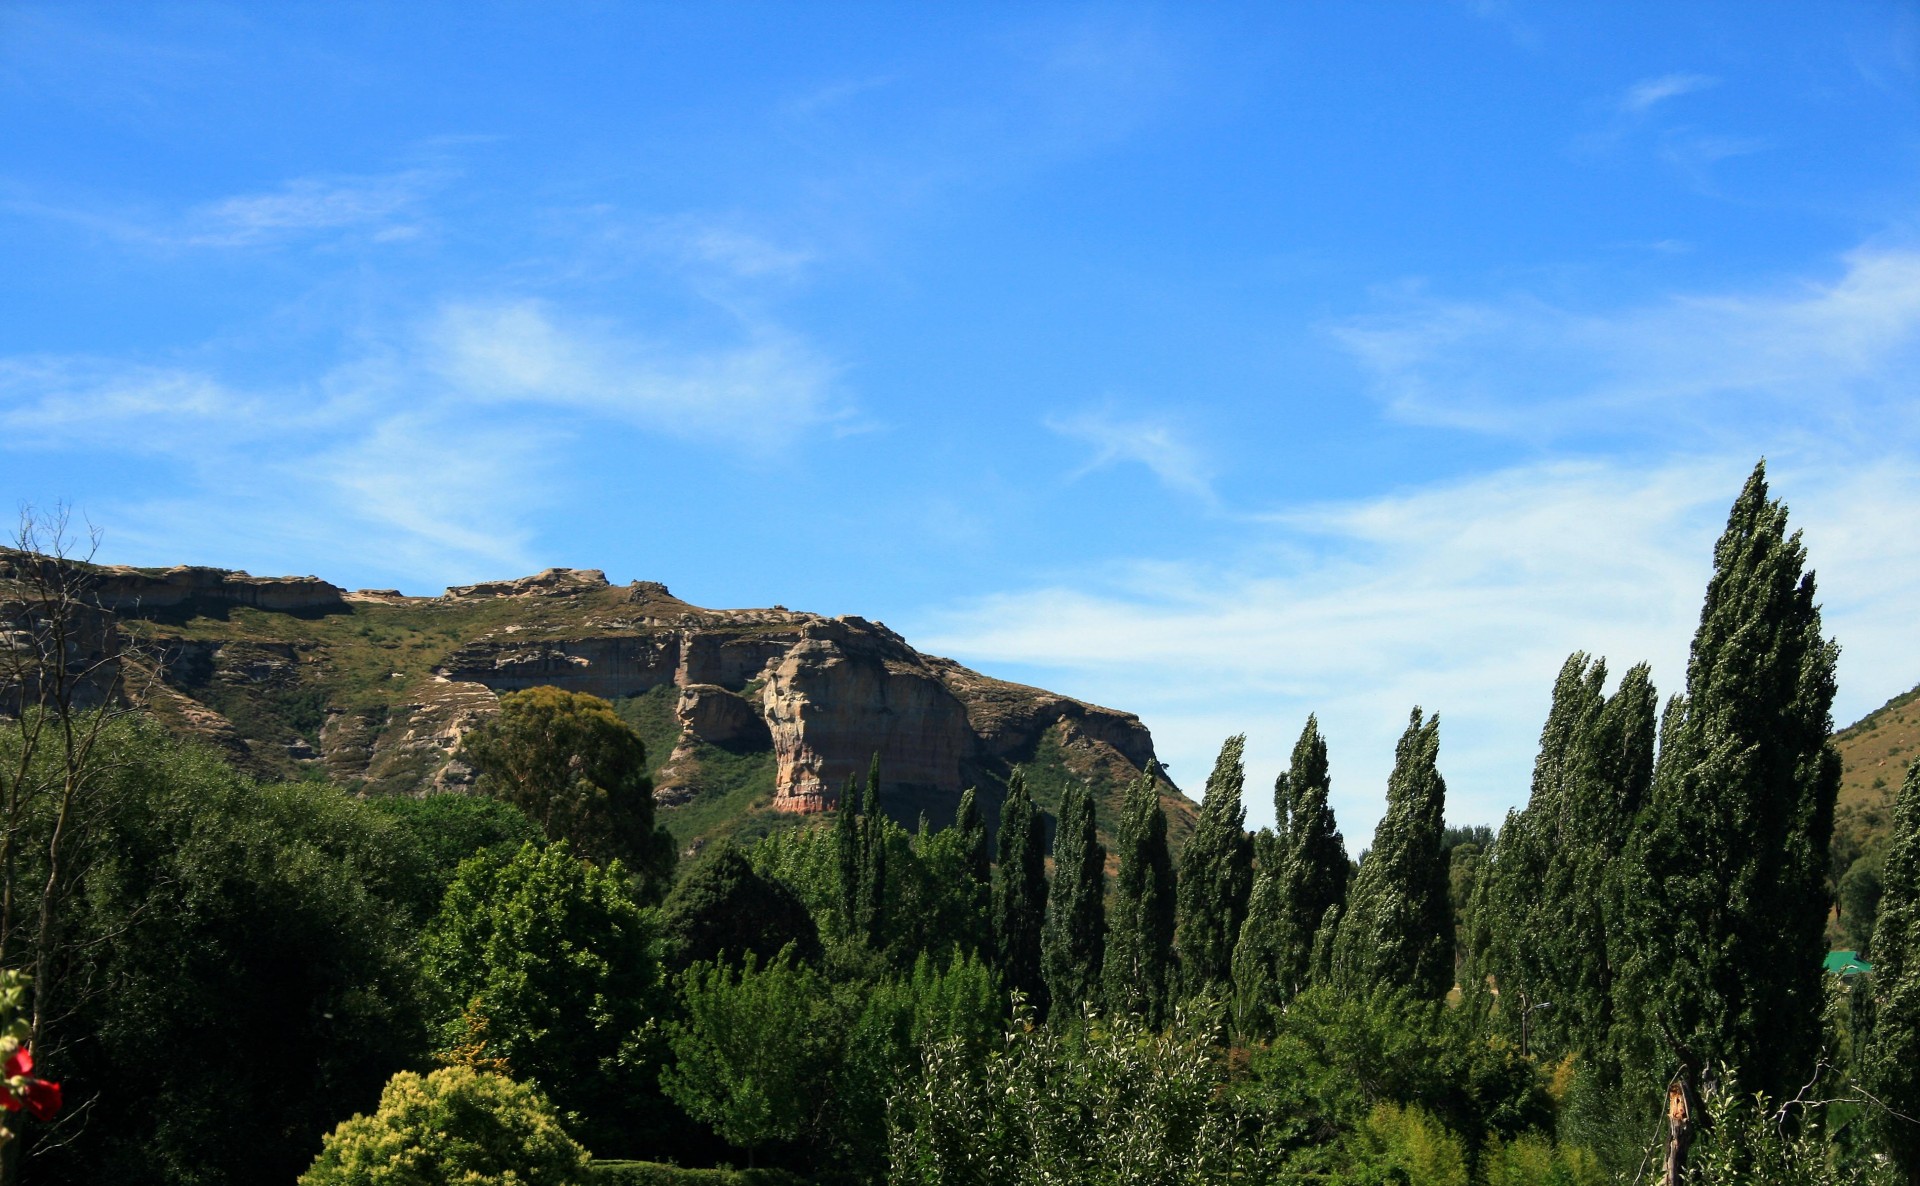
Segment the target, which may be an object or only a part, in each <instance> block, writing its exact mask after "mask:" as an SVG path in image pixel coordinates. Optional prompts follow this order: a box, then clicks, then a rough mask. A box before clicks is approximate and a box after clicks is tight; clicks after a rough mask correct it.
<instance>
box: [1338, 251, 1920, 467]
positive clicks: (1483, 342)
mask: <svg viewBox="0 0 1920 1186" xmlns="http://www.w3.org/2000/svg"><path fill="white" fill-rule="evenodd" d="M1327 332H1328V333H1329V335H1330V336H1331V338H1332V340H1333V341H1335V342H1336V343H1338V344H1339V345H1340V346H1341V347H1342V348H1344V349H1345V350H1346V351H1347V352H1348V353H1349V354H1350V355H1351V356H1352V357H1353V358H1354V360H1355V361H1356V362H1357V363H1358V364H1359V365H1360V367H1361V369H1362V371H1363V372H1364V373H1365V374H1366V375H1367V376H1368V378H1369V379H1370V380H1371V383H1372V385H1373V387H1374V389H1375V391H1376V393H1377V394H1378V395H1379V396H1380V398H1381V399H1382V400H1383V401H1384V402H1385V403H1386V405H1387V407H1388V408H1389V409H1390V411H1391V412H1392V413H1393V414H1394V415H1395V416H1397V417H1399V418H1401V419H1404V420H1408V421H1411V422H1415V423H1421V424H1432V425H1444V426H1448V427H1455V428H1466V429H1472V430H1476V431H1481V432H1487V433H1493V434H1498V435H1507V436H1514V437H1519V438H1524V439H1529V440H1535V441H1543V442H1544V441H1552V440H1557V439H1562V438H1566V437H1569V436H1572V435H1575V434H1581V433H1594V432H1600V433H1610V434H1616V435H1617V434H1631V435H1637V436H1641V437H1649V438H1658V437H1664V436H1665V435H1666V434H1669V433H1671V432H1673V431H1675V430H1677V429H1684V430H1688V431H1692V432H1704V433H1706V434H1708V435H1709V436H1710V437H1715V438H1724V437H1726V436H1728V435H1735V436H1744V435H1746V434H1749V433H1750V432H1751V431H1752V428H1753V426H1754V425H1755V424H1756V423H1760V424H1764V425H1767V426H1770V427H1772V428H1775V429H1778V430H1787V429H1800V430H1807V431H1812V430H1818V431H1821V432H1831V431H1839V432H1843V433H1845V432H1864V433H1871V434H1872V435H1874V436H1876V437H1883V438H1884V437H1885V436H1886V435H1887V434H1889V433H1896V434H1900V435H1907V434H1910V433H1911V432H1912V430H1913V429H1914V427H1915V424H1914V407H1913V404H1912V398H1911V395H1912V393H1911V388H1910V386H1909V385H1908V384H1909V379H1910V376H1911V375H1912V374H1913V373H1914V368H1915V365H1916V364H1917V363H1920V251H1916V250H1911V249H1906V248H1887V247H1873V248H1861V249H1858V250H1856V251H1854V252H1852V253H1850V254H1849V255H1847V256H1846V257H1845V258H1844V259H1843V260H1842V261H1841V267H1840V272H1839V275H1838V277H1837V278H1834V279H1830V280H1824V281H1804V282H1800V283H1796V284H1793V285H1790V286H1784V287H1781V288H1778V289H1776V290H1774V291H1770V292H1763V293H1732V294H1724V293H1723V294H1706V295H1693V296H1678V297H1673V298H1670V299H1668V300H1665V301H1663V302H1660V303H1657V304H1652V305H1647V306H1643V307H1639V308H1632V309H1626V310H1619V311H1614V312H1611V313H1586V312H1579V311H1575V310H1570V309H1565V308H1561V307H1558V306H1555V305H1552V304H1549V303H1547V302H1545V301H1542V300H1539V299H1537V298H1535V297H1532V296H1530V295H1525V294H1522V295H1518V296H1513V297H1509V298H1506V299H1504V300H1500V301H1481V302H1472V301H1447V300H1439V299H1431V298H1426V297H1421V296H1416V297H1413V298H1411V299H1408V300H1407V301H1405V307H1404V308H1403V309H1401V310H1400V311H1397V312H1392V313H1383V314H1376V315H1370V316H1366V317H1360V318H1355V319H1351V320H1348V321H1345V322H1341V323H1337V324H1334V325H1332V326H1329V327H1327Z"/></svg>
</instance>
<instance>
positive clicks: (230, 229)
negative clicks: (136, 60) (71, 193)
mask: <svg viewBox="0 0 1920 1186" xmlns="http://www.w3.org/2000/svg"><path fill="white" fill-rule="evenodd" d="M448 176H449V174H448V173H447V171H445V170H443V169H439V168H416V169H405V170H401V171H399V172H394V173H385V174H368V175H357V176H314V177H296V178H293V179H291V180H289V181H286V182H284V183H282V184H281V185H279V186H278V187H276V188H273V189H268V190H262V191H255V192H249V193H239V194H230V195H228V196H226V197H222V198H216V199H213V200H212V201H208V202H204V203H201V204H199V205H197V206H194V207H192V208H190V209H187V210H184V211H172V212H165V213H155V212H153V211H150V210H136V209H127V208H116V207H113V206H111V205H108V204H103V203H100V202H97V201H96V202H88V201H76V200H71V199H68V200H48V199H46V198H44V197H37V196H34V195H32V194H29V193H26V192H22V191H21V190H20V188H19V187H18V186H17V185H16V186H12V187H10V190H11V192H9V193H8V194H7V195H6V198H5V200H4V203H3V205H4V208H5V209H7V210H9V211H11V212H13V213H15V214H22V215H26V216H28V217H33V218H41V219H47V220H51V221H55V222H62V223H67V224H69V225H73V226H78V227H82V228H85V229H86V230H89V231H92V232H94V233H97V234H102V235H106V236H109V237H111V238H113V239H118V240H121V241H123V242H126V243H130V244H135V245H139V246H143V247H148V248H158V249H163V250H183V249H195V248H199V249H240V248H258V247H267V246H272V245H276V244H281V243H287V242H292V241H296V240H301V239H311V238H313V237H315V236H321V235H327V234H333V235H343V234H347V233H356V234H361V235H364V236H365V237H366V239H367V240H369V241H372V242H379V243H392V242H400V241H404V240H407V239H412V238H417V237H418V236H419V235H420V234H422V233H423V230H424V228H425V227H426V225H427V224H428V212H427V210H426V208H425V207H426V199H427V197H428V196H429V195H430V194H431V193H432V191H433V190H435V189H436V188H438V187H439V186H440V185H442V184H444V183H445V181H446V180H447V177H448Z"/></svg>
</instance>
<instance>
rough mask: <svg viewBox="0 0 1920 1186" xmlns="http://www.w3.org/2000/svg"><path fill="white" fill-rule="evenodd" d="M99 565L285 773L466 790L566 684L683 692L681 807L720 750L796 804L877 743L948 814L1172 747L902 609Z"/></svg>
mask: <svg viewBox="0 0 1920 1186" xmlns="http://www.w3.org/2000/svg"><path fill="white" fill-rule="evenodd" d="M96 575H97V578H98V580H97V582H96V590H97V597H98V600H99V603H100V604H101V606H102V607H104V608H106V609H108V610H110V611H112V612H113V614H114V615H115V617H116V619H118V620H119V621H120V622H121V624H122V628H123V630H124V631H125V632H126V634H127V635H128V636H129V637H137V639H138V640H139V648H140V649H141V651H142V653H146V654H151V655H156V656H159V657H160V659H161V660H162V661H161V664H160V670H161V672H162V678H163V683H162V684H161V685H160V686H158V687H155V688H153V689H152V690H151V693H150V694H149V695H148V698H147V699H148V702H149V704H150V705H151V707H152V708H153V709H154V711H155V712H156V713H158V714H160V715H161V716H162V718H163V719H166V720H168V721H169V722H170V723H172V724H173V726H174V727H176V728H179V729H181V730H182V731H185V732H190V733H193V734H196V735H198V736H201V737H204V738H206V739H207V740H209V741H211V742H213V743H215V744H218V745H220V746H222V747H223V748H225V749H227V750H228V751H229V752H230V753H233V754H234V755H235V757H236V758H237V759H239V760H241V761H243V762H244V763H246V764H249V765H251V766H253V767H254V768H256V769H257V770H259V771H260V772H262V773H263V774H280V775H289V774H294V773H296V772H297V771H298V770H299V769H300V768H301V767H303V766H309V765H312V766H318V767H320V768H323V769H324V770H325V771H326V773H327V774H328V775H329V776H330V777H331V778H333V779H335V780H339V781H344V782H347V783H349V784H358V785H360V786H363V787H365V788H367V789H368V790H369V791H379V792H401V793H404V792H409V791H412V792H418V791H421V790H425V789H432V788H436V787H438V788H451V787H457V786H460V785H462V784H463V783H465V782H468V781H470V780H471V777H472V772H471V771H470V770H467V769H466V768H465V767H464V766H463V765H462V764H461V763H460V762H459V761H458V759H457V757H456V755H457V753H458V749H459V744H460V739H461V737H462V736H463V735H464V734H465V732H466V731H467V730H469V729H471V728H472V727H473V726H474V725H475V724H476V723H478V722H480V721H482V720H485V719H486V718H487V717H488V716H490V715H491V714H492V713H494V712H496V711H497V710H498V698H499V696H500V695H501V694H502V693H505V692H510V691H515V690H518V689H522V688H528V687H534V686H536V685H543V684H546V685H553V686H556V687H561V688H566V689H570V690H574V691H580V692H588V693H592V694H593V695H596V696H601V697H605V698H607V699H609V700H614V701H616V702H621V703H626V704H638V705H646V704H659V705H661V706H662V707H661V710H660V712H659V714H658V718H659V719H658V729H657V730H656V732H655V734H654V737H653V739H652V742H651V745H652V747H653V751H654V760H655V761H656V763H658V764H659V765H658V767H657V769H656V770H655V782H656V786H657V787H658V794H659V797H660V799H661V801H662V803H663V805H665V806H667V807H668V808H669V809H671V808H672V807H674V806H676V805H678V804H682V803H685V802H688V801H689V800H691V799H694V798H697V797H698V796H699V795H700V794H701V793H702V792H701V788H702V785H703V783H702V780H701V777H700V769H699V768H700V765H701V763H702V762H703V761H708V760H712V759H714V758H715V757H716V756H718V755H725V756H728V760H730V761H735V763H736V764H744V765H743V766H742V768H743V769H744V768H748V767H752V768H754V769H770V775H771V777H770V782H771V788H770V793H768V794H764V795H762V796H761V797H760V799H758V800H756V801H758V802H760V804H761V808H762V809H770V810H772V811H775V812H781V813H807V812H816V811H821V810H824V809H826V808H828V807H831V806H832V805H833V804H834V803H835V802H836V801H837V797H838V793H839V790H840V788H841V787H842V786H843V785H844V783H845V782H846V781H847V779H849V778H850V777H854V776H858V775H864V773H865V771H866V769H867V765H868V763H869V762H870V761H871V760H872V759H873V758H874V757H875V755H878V757H879V761H880V768H881V771H882V775H883V779H884V785H885V786H886V787H887V788H888V790H889V792H890V795H891V797H892V799H893V801H894V802H895V803H896V804H903V805H907V806H911V807H913V808H915V809H920V810H928V811H930V812H931V813H932V814H934V815H936V816H937V817H938V816H943V815H945V814H946V813H948V812H950V810H951V807H952V805H953V803H955V802H956V801H957V799H958V796H959V793H960V792H961V790H962V789H963V788H965V787H966V786H969V785H981V786H983V787H986V788H989V789H990V790H997V786H998V784H999V783H1000V782H1001V781H1002V780H1003V779H1004V776H1005V773H1006V771H1007V770H1008V769H1009V768H1010V767H1011V765H1013V764H1015V763H1021V762H1031V761H1033V760H1035V757H1036V754H1039V753H1041V752H1042V751H1044V752H1045V753H1046V754H1048V755H1051V758H1052V760H1055V761H1056V762H1058V763H1059V764H1061V765H1062V766H1063V770H1064V772H1065V776H1071V777H1084V778H1095V779H1098V780H1102V781H1104V782H1105V783H1108V784H1111V785H1115V786H1117V784H1118V783H1119V782H1122V781H1124V780H1126V779H1128V778H1131V777H1134V776H1135V775H1136V774H1137V773H1138V772H1139V771H1140V770H1142V769H1144V768H1145V767H1146V765H1147V764H1148V763H1149V762H1150V761H1151V760H1152V758H1153V741H1152V738H1151V736H1150V735H1149V734H1148V732H1147V729H1146V727H1145V726H1144V725H1142V724H1141V723H1140V721H1139V719H1138V718H1137V717H1135V716H1133V715H1132V714H1130V713H1125V712H1119V711H1116V710H1113V709H1108V708H1102V707H1100V706H1098V705H1093V704H1088V703H1085V702H1083V701H1079V700H1074V699H1071V698H1069V697H1065V696H1060V695H1057V694H1055V693H1052V692H1047V691H1043V690H1041V689H1038V688H1030V687H1025V686H1022V685H1019V684H1011V683H1006V682H1004V681H1001V680H996V679H992V678H989V677H987V676H984V675H981V674H980V673H978V672H975V671H970V670H968V669H967V668H965V667H963V666H961V665H960V664H958V663H955V662H953V661H952V660H950V659H942V658H938V657H935V656H930V655H923V654H921V653H920V652H918V651H917V650H915V649H914V648H913V647H912V646H911V645H909V644H908V643H907V641H906V640H905V639H903V638H901V637H900V636H899V635H898V634H896V633H894V632H893V631H891V630H889V629H887V627H886V626H885V625H883V624H881V623H878V622H870V621H867V620H866V619H863V618H858V617H853V616H841V617H825V616H822V615H819V614H810V613H801V612H796V611H792V610H787V609H784V608H780V607H774V608H770V609H750V610H712V609H704V608H701V607H698V606H694V605H690V604H688V603H686V602H684V601H681V600H680V599H678V598H676V597H674V596H673V595H672V593H670V592H669V591H668V590H667V588H666V586H664V585H661V584H658V583H655V582H638V581H637V582H634V583H633V584H631V585H628V586H624V587H615V586H612V585H610V584H609V583H608V582H607V579H606V577H605V575H604V574H602V573H601V572H599V571H596V570H592V569H549V570H547V571H545V572H542V573H538V574H535V575H533V576H530V577H522V578H518V579H514V580H503V581H490V582H484V583H480V584H475V585H466V586H458V587H455V588H451V589H448V590H447V592H446V593H445V594H444V595H442V596H440V597H404V596H401V595H400V594H398V593H396V592H394V591H393V590H359V591H355V592H349V591H346V590H342V589H340V588H338V587H336V586H333V585H331V584H328V583H327V582H325V581H322V580H319V579H318V578H315V577H282V578H261V577H253V576H249V575H248V574H246V573H239V572H228V571H224V570H220V569H210V568H188V567H181V568H172V569H165V570H150V569H127V568H102V569H99V570H97V572H96ZM661 697H665V698H666V699H665V700H661V699H660V698H661ZM756 762H764V763H765V766H764V767H755V766H753V763H756ZM760 777H765V775H762V776H760ZM990 797H991V798H994V799H997V795H991V796H990Z"/></svg>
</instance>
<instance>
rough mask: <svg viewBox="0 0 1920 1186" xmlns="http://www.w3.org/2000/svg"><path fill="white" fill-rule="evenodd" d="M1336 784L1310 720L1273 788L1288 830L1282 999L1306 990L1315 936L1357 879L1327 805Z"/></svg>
mask: <svg viewBox="0 0 1920 1186" xmlns="http://www.w3.org/2000/svg"><path fill="white" fill-rule="evenodd" d="M1332 781H1333V780H1332V778H1331V777H1330V776H1329V774H1328V768H1327V742H1326V739H1325V738H1324V737H1322V736H1321V735H1320V721H1319V719H1318V718H1317V717H1314V716H1311V715H1310V716H1308V717H1307V723H1306V726H1305V727H1304V728H1303V729H1301V731H1300V739H1299V740H1298V741H1296V742H1295V743H1294V746H1293V756H1292V760H1291V763H1290V765H1289V766H1288V767H1287V772H1286V773H1285V774H1284V775H1282V776H1281V777H1280V779H1278V780H1276V781H1275V783H1274V788H1273V795H1274V811H1275V813H1276V814H1275V818H1276V819H1278V820H1281V821H1282V822H1283V824H1284V825H1285V826H1284V828H1283V829H1282V831H1281V834H1280V852H1279V860H1278V861H1277V862H1276V870H1275V872H1276V873H1277V875H1278V877H1279V883H1280V884H1279V895H1280V900H1281V902H1282V903H1284V904H1285V908H1286V911H1287V915H1286V919H1287V925H1286V930H1285V932H1284V935H1285V938H1284V940H1283V942H1282V943H1281V946H1280V950H1279V954H1278V958H1277V959H1276V961H1275V966H1274V971H1275V976H1276V979H1277V987H1278V988H1279V991H1280V994H1281V996H1282V998H1283V999H1287V998H1291V997H1293V996H1294V995H1295V994H1297V993H1299V992H1301V991H1302V990H1304V989H1305V988H1306V986H1307V983H1308V979H1309V971H1310V967H1311V965H1312V962H1313V940H1314V936H1315V935H1316V934H1318V933H1319V930H1320V925H1321V923H1322V922H1323V921H1325V919H1326V917H1327V912H1328V911H1330V910H1332V909H1333V908H1334V907H1336V906H1339V905H1340V904H1342V903H1344V902H1345V901H1346V900H1347V881H1348V879H1349V878H1351V877H1352V876H1353V866H1352V864H1351V863H1349V862H1348V860H1347V846H1346V841H1345V840H1344V839H1343V838H1342V837H1341V835H1340V829H1339V827H1338V826H1337V825H1336V824H1335V822H1334V818H1333V807H1332V805H1331V804H1330V803H1329V802H1328V795H1329V793H1330V792H1331V789H1332Z"/></svg>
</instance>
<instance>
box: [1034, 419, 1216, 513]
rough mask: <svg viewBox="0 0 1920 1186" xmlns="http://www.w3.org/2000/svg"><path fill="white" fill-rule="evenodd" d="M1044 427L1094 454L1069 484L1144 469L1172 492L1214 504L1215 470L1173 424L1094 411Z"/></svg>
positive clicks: (1071, 475) (1197, 448)
mask: <svg viewBox="0 0 1920 1186" xmlns="http://www.w3.org/2000/svg"><path fill="white" fill-rule="evenodd" d="M1042 423H1043V424H1045V425H1046V427H1047V428H1048V429H1050V430H1051V431H1053V432H1055V433H1058V434H1059V435H1061V436H1063V437H1066V438H1068V439H1070V440H1075V441H1079V442H1080V443H1082V444H1084V445H1087V446H1090V447H1091V449H1092V454H1091V456H1089V457H1088V458H1087V460H1086V461H1085V462H1083V463H1082V464H1081V465H1080V466H1079V467H1078V468H1076V469H1075V470H1074V471H1073V472H1072V473H1071V474H1070V475H1068V480H1069V481H1078V480H1079V479H1080V478H1083V477H1085V476H1087V475H1088V474H1090V473H1093V472H1095V471H1096V470H1102V469H1106V468H1108V467H1110V466H1115V465H1128V464H1131V465H1140V466H1144V467H1146V469H1147V470H1148V471H1149V472H1151V473H1152V474H1153V476H1154V477H1155V478H1157V479H1159V481H1160V484H1161V485H1163V486H1165V487H1167V488H1168V489H1169V490H1175V491H1179V492H1180V493H1182V494H1189V495H1192V496H1193V497H1195V498H1199V499H1201V500H1203V501H1205V502H1209V503H1210V502H1213V501H1214V490H1213V473H1212V467H1211V466H1210V465H1209V464H1208V462H1207V459H1206V456H1205V455H1204V454H1203V453H1202V452H1201V451H1200V449H1199V447H1198V446H1196V445H1195V444H1194V443H1193V442H1192V441H1190V440H1188V439H1187V436H1186V434H1185V432H1183V431H1182V430H1181V429H1180V428H1179V427H1178V426H1177V425H1175V424H1174V423H1172V422H1171V421H1169V420H1166V419H1163V418H1159V417H1153V416H1130V415H1126V414H1124V413H1121V412H1118V411H1115V410H1114V409H1112V408H1093V409H1087V410H1084V411H1080V412H1075V413H1072V414H1070V415H1056V416H1049V417H1047V418H1046V419H1045V420H1044V421H1042Z"/></svg>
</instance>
